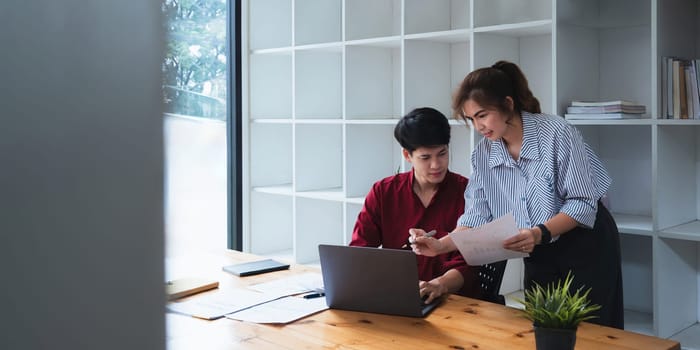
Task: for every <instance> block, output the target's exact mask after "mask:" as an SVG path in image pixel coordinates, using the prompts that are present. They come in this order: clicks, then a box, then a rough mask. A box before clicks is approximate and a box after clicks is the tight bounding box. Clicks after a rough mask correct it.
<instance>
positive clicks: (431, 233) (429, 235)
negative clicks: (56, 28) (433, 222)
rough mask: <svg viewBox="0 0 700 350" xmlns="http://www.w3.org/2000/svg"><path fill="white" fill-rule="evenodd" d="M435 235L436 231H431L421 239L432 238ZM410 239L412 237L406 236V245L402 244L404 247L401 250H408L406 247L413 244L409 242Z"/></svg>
mask: <svg viewBox="0 0 700 350" xmlns="http://www.w3.org/2000/svg"><path fill="white" fill-rule="evenodd" d="M436 233H437V231H435V230H432V231H430V232H427V233H426V234H425V235H424V236H423V237H432V236H435V234H436ZM411 237H412V236H410V235H409V236H408V239H407V241H406V244H404V245H403V246H402V247H401V249H406V248H408V247H409V246H410V245H411V244H412V243H413V242H411Z"/></svg>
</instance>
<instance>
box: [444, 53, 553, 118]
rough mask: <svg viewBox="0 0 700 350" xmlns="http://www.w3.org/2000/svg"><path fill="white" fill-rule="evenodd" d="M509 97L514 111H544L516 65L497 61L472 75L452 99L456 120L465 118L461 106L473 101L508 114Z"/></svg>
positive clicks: (468, 76)
mask: <svg viewBox="0 0 700 350" xmlns="http://www.w3.org/2000/svg"><path fill="white" fill-rule="evenodd" d="M507 96H510V97H511V98H512V99H513V109H514V111H515V112H518V113H520V112H522V111H526V112H530V113H541V112H542V111H541V109H540V102H539V101H537V98H535V96H533V95H532V91H530V88H529V87H528V84H527V78H526V77H525V74H523V72H522V71H521V70H520V68H519V67H518V66H517V65H516V64H515V63H511V62H508V61H498V62H496V63H494V64H493V65H492V66H491V67H485V68H479V69H477V70H475V71H473V72H471V73H469V74H468V75H467V76H466V78H464V80H463V81H462V84H461V85H460V86H459V89H457V91H456V93H455V95H454V97H453V99H452V111H453V113H454V116H455V117H457V118H460V119H465V116H464V115H463V112H462V106H463V105H464V103H465V102H466V101H468V100H472V101H474V102H476V103H478V104H479V105H480V106H482V107H493V108H496V109H498V110H500V111H502V112H509V111H510V109H509V108H508V104H507V102H506V97H507ZM465 121H466V120H465Z"/></svg>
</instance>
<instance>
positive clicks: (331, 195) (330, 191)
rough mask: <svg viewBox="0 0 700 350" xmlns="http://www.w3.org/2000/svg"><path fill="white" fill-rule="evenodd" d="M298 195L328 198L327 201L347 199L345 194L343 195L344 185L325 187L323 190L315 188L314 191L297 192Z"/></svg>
mask: <svg viewBox="0 0 700 350" xmlns="http://www.w3.org/2000/svg"><path fill="white" fill-rule="evenodd" d="M296 196H297V197H303V198H315V199H323V200H327V201H336V202H343V201H345V196H344V195H343V188H342V187H336V188H325V189H322V190H314V191H303V192H296Z"/></svg>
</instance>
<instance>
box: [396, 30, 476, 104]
mask: <svg viewBox="0 0 700 350" xmlns="http://www.w3.org/2000/svg"><path fill="white" fill-rule="evenodd" d="M468 39H469V38H468V37H466V36H465V37H464V38H463V41H461V42H456V43H443V42H437V41H432V40H406V41H405V48H404V65H405V69H404V85H405V86H404V93H405V108H404V111H405V112H406V113H408V112H409V111H411V110H413V109H414V108H417V107H433V108H435V109H437V110H439V111H440V112H442V113H443V114H445V116H447V117H448V118H449V117H451V115H452V108H451V104H452V103H451V102H452V101H451V96H452V94H453V92H454V91H455V90H456V89H457V88H458V87H459V84H460V83H461V82H462V80H463V79H464V77H465V76H466V75H467V74H468V73H469V42H468Z"/></svg>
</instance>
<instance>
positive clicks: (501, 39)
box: [473, 24, 554, 113]
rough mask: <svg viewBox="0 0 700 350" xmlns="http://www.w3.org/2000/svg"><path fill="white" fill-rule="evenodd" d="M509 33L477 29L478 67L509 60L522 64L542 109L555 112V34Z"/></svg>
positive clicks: (476, 66) (476, 56) (476, 65)
mask: <svg viewBox="0 0 700 350" xmlns="http://www.w3.org/2000/svg"><path fill="white" fill-rule="evenodd" d="M551 28H552V26H551V24H550V25H549V32H548V33H546V34H537V35H521V34H514V35H509V34H507V33H506V32H504V33H498V32H494V33H491V32H483V33H481V32H480V33H477V32H475V33H474V47H476V48H478V50H476V49H475V52H474V55H473V56H474V67H475V68H481V67H490V66H491V65H493V64H494V63H495V62H496V61H500V60H506V61H510V62H513V63H515V64H517V65H518V66H520V69H521V70H522V71H523V73H524V74H525V76H526V77H527V79H528V83H529V86H530V90H531V91H532V93H533V94H534V95H535V97H537V99H538V100H539V101H540V106H541V108H542V111H543V112H545V113H552V112H553V110H554V109H553V104H552V96H553V94H552V75H553V72H552V70H553V67H552V54H551V53H552V34H551Z"/></svg>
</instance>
